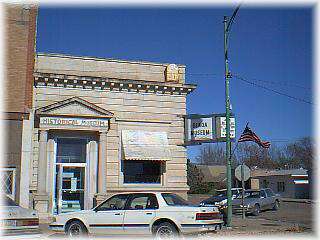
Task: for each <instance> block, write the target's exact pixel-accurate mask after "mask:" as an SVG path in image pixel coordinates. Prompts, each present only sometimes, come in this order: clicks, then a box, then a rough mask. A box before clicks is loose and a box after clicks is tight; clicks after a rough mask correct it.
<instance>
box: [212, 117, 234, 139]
mask: <svg viewBox="0 0 320 240" xmlns="http://www.w3.org/2000/svg"><path fill="white" fill-rule="evenodd" d="M216 128H217V129H216V131H217V138H225V137H226V136H227V123H226V117H216ZM235 137H236V121H235V118H234V117H230V138H235Z"/></svg>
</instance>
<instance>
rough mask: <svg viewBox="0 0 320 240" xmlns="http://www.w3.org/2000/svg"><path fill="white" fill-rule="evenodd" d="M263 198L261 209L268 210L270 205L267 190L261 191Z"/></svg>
mask: <svg viewBox="0 0 320 240" xmlns="http://www.w3.org/2000/svg"><path fill="white" fill-rule="evenodd" d="M261 197H262V198H261V205H260V206H261V209H263V210H265V209H268V207H269V204H270V203H269V199H268V197H267V193H266V191H265V190H261Z"/></svg>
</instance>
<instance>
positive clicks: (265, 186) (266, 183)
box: [263, 179, 269, 188]
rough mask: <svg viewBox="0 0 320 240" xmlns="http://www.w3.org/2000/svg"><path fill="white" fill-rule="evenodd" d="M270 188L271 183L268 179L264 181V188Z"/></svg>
mask: <svg viewBox="0 0 320 240" xmlns="http://www.w3.org/2000/svg"><path fill="white" fill-rule="evenodd" d="M268 186H269V182H268V181H267V180H266V179H263V188H267V187H268Z"/></svg>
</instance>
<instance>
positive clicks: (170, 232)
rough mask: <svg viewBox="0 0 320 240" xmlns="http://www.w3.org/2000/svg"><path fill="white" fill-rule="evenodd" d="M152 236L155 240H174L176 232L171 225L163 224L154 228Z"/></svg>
mask: <svg viewBox="0 0 320 240" xmlns="http://www.w3.org/2000/svg"><path fill="white" fill-rule="evenodd" d="M154 235H155V238H156V239H175V238H176V237H177V236H178V231H177V229H176V228H175V226H173V224H171V223H169V222H163V223H160V224H159V225H157V226H155V230H154Z"/></svg>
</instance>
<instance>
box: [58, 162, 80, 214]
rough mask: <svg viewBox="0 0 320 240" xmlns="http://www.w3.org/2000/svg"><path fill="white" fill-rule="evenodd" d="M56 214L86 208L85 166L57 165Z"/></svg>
mask: <svg viewBox="0 0 320 240" xmlns="http://www.w3.org/2000/svg"><path fill="white" fill-rule="evenodd" d="M56 183H57V184H56V211H55V213H56V214H60V213H65V212H72V211H79V210H83V209H84V193H85V166H76V165H71V166H70V165H69V164H57V165H56Z"/></svg>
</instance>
